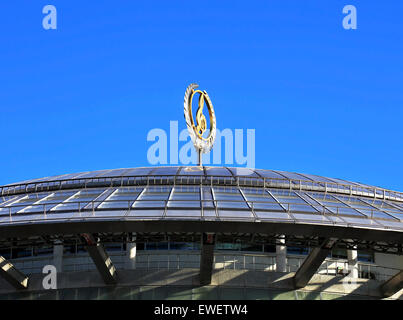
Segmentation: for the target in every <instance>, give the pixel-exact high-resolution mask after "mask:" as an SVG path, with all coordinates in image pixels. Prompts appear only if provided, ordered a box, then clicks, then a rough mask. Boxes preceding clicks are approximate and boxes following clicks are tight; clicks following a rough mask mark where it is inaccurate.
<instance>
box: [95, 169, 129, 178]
mask: <svg viewBox="0 0 403 320" xmlns="http://www.w3.org/2000/svg"><path fill="white" fill-rule="evenodd" d="M130 170H131V169H127V168H126V169H113V170H110V171H107V172H104V173H101V174H100V175H98V176H97V177H122V176H125V173H127V172H128V171H130Z"/></svg>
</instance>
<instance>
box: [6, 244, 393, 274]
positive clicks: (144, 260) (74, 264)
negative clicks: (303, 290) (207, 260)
mask: <svg viewBox="0 0 403 320" xmlns="http://www.w3.org/2000/svg"><path fill="white" fill-rule="evenodd" d="M109 255H110V257H111V259H112V261H113V264H114V265H115V267H116V268H117V269H118V270H119V269H126V264H125V262H126V260H127V256H126V252H124V251H122V252H110V253H109ZM305 258H306V256H297V255H287V258H286V270H287V272H296V271H297V270H298V269H299V268H300V267H301V265H302V263H303V261H304V260H305ZM52 259H53V258H52V256H46V257H28V258H20V259H12V260H10V261H11V262H12V263H13V264H14V265H15V266H16V267H17V268H18V269H19V270H20V271H21V272H23V273H26V274H31V273H42V268H43V266H45V265H47V264H52V263H53V262H52V261H53V260H52ZM199 267H200V251H178V250H167V251H165V250H155V251H154V250H153V251H150V252H147V251H138V252H137V256H136V269H141V270H148V271H152V270H157V271H158V270H180V269H187V268H190V269H198V268H199ZM213 268H214V269H215V270H249V271H268V272H275V271H276V255H275V254H272V253H266V254H259V253H250V252H249V253H248V252H244V253H240V252H220V251H215V252H214V262H213ZM91 270H96V267H95V265H94V263H93V262H92V260H91V258H90V257H89V256H88V254H86V253H80V254H76V255H68V256H64V258H63V270H62V271H63V272H79V271H91ZM349 271H351V267H350V266H349V263H348V261H347V260H345V259H334V258H327V259H326V260H325V261H324V262H323V263H322V265H321V266H320V267H319V269H318V270H317V271H316V274H320V275H330V276H342V277H344V276H348V275H349V274H350V273H349ZM399 271H400V270H399V269H395V268H387V267H381V266H378V265H376V264H373V263H364V262H358V263H357V272H358V278H359V279H373V280H378V281H386V280H388V279H390V278H391V277H392V276H394V275H395V274H397V273H398V272H399Z"/></svg>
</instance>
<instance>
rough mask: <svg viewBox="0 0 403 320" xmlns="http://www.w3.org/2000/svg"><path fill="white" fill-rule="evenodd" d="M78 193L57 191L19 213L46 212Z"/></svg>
mask: <svg viewBox="0 0 403 320" xmlns="http://www.w3.org/2000/svg"><path fill="white" fill-rule="evenodd" d="M77 192H78V191H57V192H54V193H51V194H49V195H48V196H47V197H44V198H42V199H41V200H39V201H37V202H35V203H34V204H32V205H31V206H28V207H26V208H25V209H24V210H22V211H21V212H24V213H27V212H44V211H45V210H46V212H48V211H49V210H51V209H52V208H53V207H55V206H56V205H57V204H60V203H61V202H63V201H65V200H67V199H68V198H70V197H71V196H72V195H74V194H76V193H77Z"/></svg>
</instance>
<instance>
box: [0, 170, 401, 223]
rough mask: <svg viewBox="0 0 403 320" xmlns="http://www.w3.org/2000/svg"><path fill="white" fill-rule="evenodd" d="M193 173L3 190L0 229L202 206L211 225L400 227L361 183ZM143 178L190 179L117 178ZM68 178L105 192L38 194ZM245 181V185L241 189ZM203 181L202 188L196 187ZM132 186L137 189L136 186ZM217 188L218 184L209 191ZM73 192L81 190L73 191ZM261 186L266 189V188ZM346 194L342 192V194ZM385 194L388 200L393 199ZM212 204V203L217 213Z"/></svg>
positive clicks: (68, 188)
mask: <svg viewBox="0 0 403 320" xmlns="http://www.w3.org/2000/svg"><path fill="white" fill-rule="evenodd" d="M194 168H198V167H178V166H176V167H152V168H128V169H125V168H122V169H116V170H100V171H94V172H83V173H78V174H77V173H76V174H67V175H61V176H56V177H48V178H45V179H40V180H41V181H49V183H45V184H44V185H41V186H38V191H39V192H34V191H35V188H34V187H28V188H27V190H28V193H25V194H19V195H12V196H9V195H6V194H7V192H8V191H7V190H5V191H4V190H3V191H4V193H3V194H4V195H3V196H0V223H9V220H10V216H9V215H10V214H11V218H12V219H11V220H12V221H15V222H17V221H18V222H21V221H28V222H29V221H30V220H32V221H33V220H36V221H37V220H38V219H47V220H49V219H69V218H72V219H74V218H80V217H86V218H88V219H90V218H91V217H108V218H115V217H116V218H118V217H122V216H123V217H131V219H137V218H139V219H140V218H142V217H145V218H146V217H148V218H152V219H157V218H158V219H159V218H161V219H162V218H174V217H182V218H184V219H185V218H186V219H200V218H201V210H200V208H201V206H202V207H203V215H204V217H206V218H208V219H213V220H214V219H215V218H216V214H218V216H219V218H220V219H225V220H231V219H234V220H237V219H244V220H245V219H246V220H251V221H255V216H256V217H257V218H258V219H262V220H264V219H266V220H273V219H278V220H280V221H285V220H288V219H289V220H293V219H294V218H295V219H296V220H297V221H301V222H304V221H305V222H307V221H308V222H307V223H311V222H312V223H314V222H315V221H316V222H317V223H326V222H327V221H329V220H332V221H335V222H336V223H338V224H340V225H346V224H347V223H348V224H350V225H356V226H363V225H364V226H370V227H374V228H384V227H388V228H393V229H396V228H397V229H399V228H400V229H403V202H398V201H394V200H383V199H379V198H378V199H374V195H373V190H372V195H370V192H371V190H369V191H368V190H365V188H364V187H363V185H361V184H354V183H350V185H352V186H353V187H354V188H356V187H357V186H358V189H355V190H358V191H359V192H362V194H360V193H358V195H357V194H350V191H351V190H350V187H348V188H345V189H343V190H341V191H340V190H337V189H336V188H335V187H333V186H335V185H333V186H332V183H329V184H328V189H327V192H324V191H325V190H324V189H321V186H323V185H324V182H328V181H337V182H339V183H346V181H344V180H340V179H330V178H324V177H317V176H313V175H305V174H304V175H302V174H297V173H288V172H283V171H278V172H274V171H270V170H252V169H247V168H240V169H239V168H223V167H204V169H205V170H206V171H207V173H208V176H224V177H225V178H223V179H220V180H219V181H218V180H217V179H195V178H196V177H195V176H200V174H202V175H204V170H200V169H199V168H198V169H197V170H195V169H194ZM279 173H281V174H283V175H284V176H285V177H287V178H285V177H283V176H281V175H280V174H279ZM150 174H151V175H152V176H153V175H155V176H158V175H170V176H172V177H173V176H175V175H177V174H181V175H185V176H188V177H189V176H190V179H188V177H182V178H181V179H183V181H182V180H180V179H175V181H174V179H172V178H171V179H165V180H164V179H159V178H158V179H153V181H152V183H151V180H150V181H149V185H148V186H145V185H143V184H142V183H143V182H142V181H143V180H142V179H131V181H132V183H128V179H125V180H119V177H121V176H147V175H150ZM233 175H235V176H241V177H242V176H243V177H251V178H256V179H257V180H260V179H261V177H266V178H280V179H281V180H279V181H280V183H279V184H266V188H263V184H259V185H256V184H251V186H250V187H249V184H246V183H245V184H239V185H240V187H239V186H237V184H238V181H237V180H235V179H232V177H233ZM108 176H111V177H115V178H114V179H111V180H107V179H106V178H103V177H108ZM191 176H194V177H191ZM72 177H77V178H78V179H84V178H85V177H88V178H91V177H98V178H100V179H101V180H102V179H104V181H105V182H106V185H107V186H109V187H105V186H104V185H105V184H104V185H101V184H98V185H97V184H93V183H92V181H88V180H87V182H90V183H87V182H85V181H84V180H80V181H81V182H82V181H84V182H85V183H87V184H86V185H85V184H84V182H82V184H80V183H81V182H79V181H78V180H76V181H71V182H69V183H68V184H67V185H64V184H63V185H62V186H61V187H62V188H63V189H61V190H59V189H58V190H54V191H41V190H52V188H49V184H50V183H51V182H52V181H53V180H54V179H59V178H63V179H70V178H72ZM307 178H309V179H313V180H315V181H317V182H319V183H316V184H313V183H311V182H308V184H310V186H312V188H311V189H308V188H306V189H300V186H297V185H294V186H290V185H289V182H288V179H297V180H298V179H301V180H307ZM144 180H145V182H146V183H147V182H148V181H147V179H144ZM154 180H155V181H154ZM251 180H253V179H251ZM251 180H249V179H245V181H247V182H248V183H249V182H250V181H251ZM206 181H207V183H203V182H206ZM260 181H261V180H260ZM139 182H140V185H139V186H137V185H138V183H139ZM220 182H222V184H221V185H217V184H218V183H220ZM134 183H136V184H134ZM153 183H155V184H156V185H153ZM210 183H211V185H212V187H211V186H210ZM130 184H134V186H127V187H121V186H122V185H123V186H124V185H130ZM200 184H202V186H200ZM308 184H307V186H308ZM54 185H55V186H58V183H54ZM245 185H248V186H247V187H246V186H245ZM81 186H83V188H81V189H80V187H81ZM84 186H86V188H84ZM268 186H270V187H269V188H268ZM329 186H330V187H329ZM19 188H20V189H19V192H24V191H25V189H24V188H25V187H19ZM72 188H76V189H72ZM360 188H361V189H360ZM346 189H348V191H347V192H346V191H345V190H346ZM298 190H301V191H298ZM385 194H386V193H385ZM390 194H391V195H393V193H390ZM377 195H378V196H379V195H380V197H383V192H382V190H379V191H377ZM215 201H217V205H218V211H217V213H216V209H215ZM252 210H253V212H252ZM69 211H71V212H69ZM287 211H289V212H287ZM157 213H158V214H157ZM336 215H337V216H336Z"/></svg>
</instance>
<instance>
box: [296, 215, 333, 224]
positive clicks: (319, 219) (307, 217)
mask: <svg viewBox="0 0 403 320" xmlns="http://www.w3.org/2000/svg"><path fill="white" fill-rule="evenodd" d="M293 216H294V218H295V219H297V220H302V221H312V222H325V223H331V221H330V220H329V219H328V218H327V217H326V216H323V215H317V214H301V213H293Z"/></svg>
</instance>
